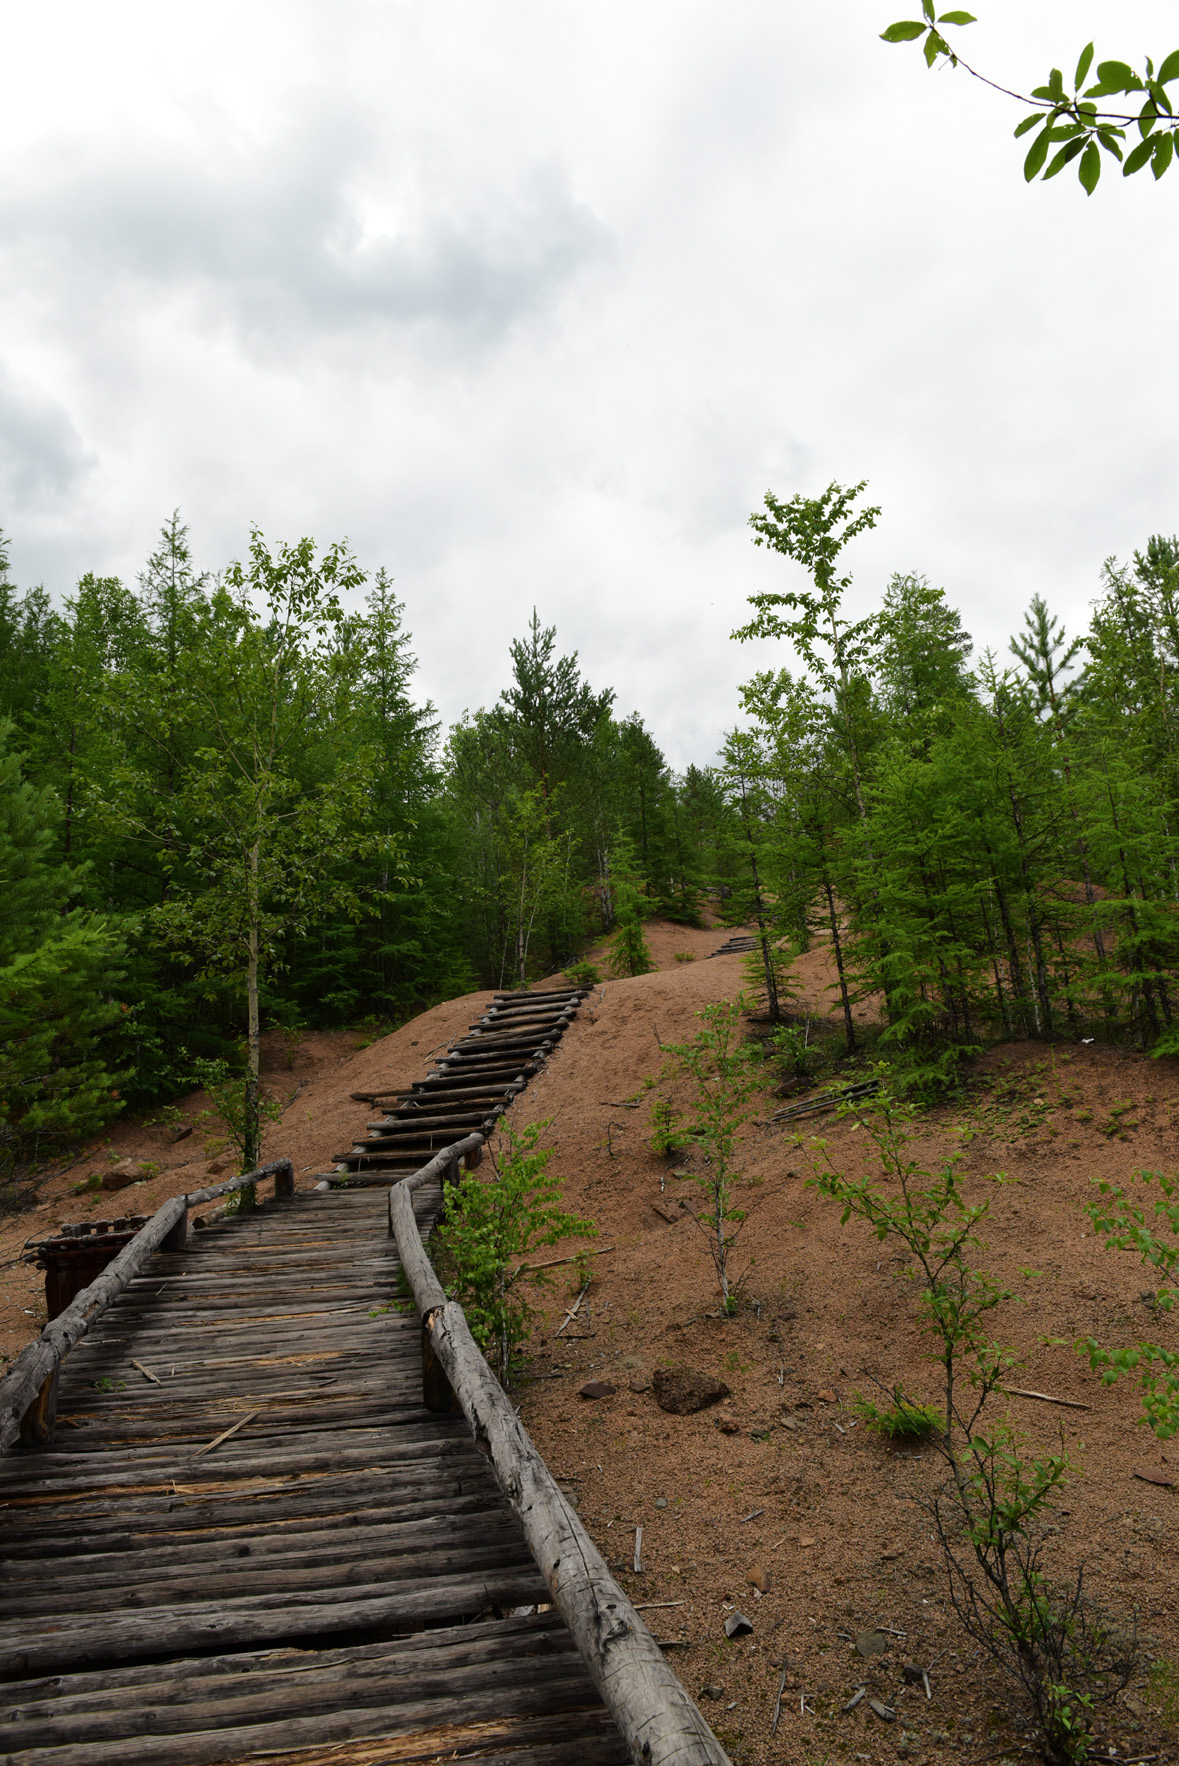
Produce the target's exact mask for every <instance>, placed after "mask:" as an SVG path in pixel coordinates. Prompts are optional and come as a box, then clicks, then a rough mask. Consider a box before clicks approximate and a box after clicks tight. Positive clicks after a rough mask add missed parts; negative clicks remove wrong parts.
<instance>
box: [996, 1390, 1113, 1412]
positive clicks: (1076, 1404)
mask: <svg viewBox="0 0 1179 1766" xmlns="http://www.w3.org/2000/svg"><path fill="white" fill-rule="evenodd" d="M999 1391H1000V1392H1002V1393H1004V1394H1005V1395H1006V1396H1007V1397H1008V1398H1038V1399H1039V1401H1040V1403H1041V1404H1063V1405H1064V1406H1065V1408H1066V1409H1067V1410H1092V1409H1093V1406H1092V1405H1091V1404H1082V1403H1081V1401H1080V1399H1079V1398H1054V1397H1053V1396H1052V1394H1051V1392H1025V1391H1024V1389H1023V1388H1022V1386H1000V1387H999Z"/></svg>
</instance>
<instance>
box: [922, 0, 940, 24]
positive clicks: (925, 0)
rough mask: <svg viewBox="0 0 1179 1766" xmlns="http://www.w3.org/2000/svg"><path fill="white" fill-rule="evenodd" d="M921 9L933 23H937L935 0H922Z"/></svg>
mask: <svg viewBox="0 0 1179 1766" xmlns="http://www.w3.org/2000/svg"><path fill="white" fill-rule="evenodd" d="M921 10H922V12H923V13H924V14H925V16H926V18H927V19H928V20H929V22H930V24H931V25H932V24H936V22H937V20H936V19H935V17H934V11H933V0H921Z"/></svg>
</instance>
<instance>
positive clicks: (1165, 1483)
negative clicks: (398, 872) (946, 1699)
mask: <svg viewBox="0 0 1179 1766" xmlns="http://www.w3.org/2000/svg"><path fill="white" fill-rule="evenodd" d="M103 1187H104V1188H105V1185H104V1186H103ZM1131 1476H1132V1477H1135V1478H1141V1479H1142V1482H1143V1483H1144V1484H1160V1485H1161V1486H1162V1488H1163V1489H1164V1490H1170V1489H1172V1488H1173V1487H1174V1483H1175V1480H1174V1478H1173V1477H1172V1476H1171V1474H1170V1472H1157V1471H1156V1470H1155V1469H1154V1467H1153V1466H1139V1467H1137V1469H1136V1470H1135V1471H1134V1472H1133V1473H1132V1474H1131Z"/></svg>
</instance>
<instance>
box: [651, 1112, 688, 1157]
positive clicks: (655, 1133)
mask: <svg viewBox="0 0 1179 1766" xmlns="http://www.w3.org/2000/svg"><path fill="white" fill-rule="evenodd" d="M682 1120H683V1112H682V1111H680V1110H677V1109H676V1108H675V1106H674V1104H672V1102H671V1101H670V1099H668V1098H660V1099H659V1100H658V1102H657V1103H654V1104H652V1106H651V1137H650V1142H649V1144H650V1147H651V1150H652V1151H653V1152H656V1153H665V1154H667V1155H669V1156H670V1155H671V1154H673V1153H681V1152H683V1150H684V1148H685V1147H686V1146H687V1144H688V1142H687V1136H686V1135H685V1133H684V1131H683V1130H682V1129H681V1128H680V1126H679V1125H680V1122H681V1121H682Z"/></svg>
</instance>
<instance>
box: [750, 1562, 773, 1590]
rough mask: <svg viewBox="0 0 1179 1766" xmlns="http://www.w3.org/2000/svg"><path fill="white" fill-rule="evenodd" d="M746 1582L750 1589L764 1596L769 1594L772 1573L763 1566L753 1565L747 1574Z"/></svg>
mask: <svg viewBox="0 0 1179 1766" xmlns="http://www.w3.org/2000/svg"><path fill="white" fill-rule="evenodd" d="M745 1580H746V1582H748V1584H749V1586H750V1588H756V1589H758V1590H759V1591H760V1593H762V1594H768V1593H769V1589H770V1572H769V1571H768V1570H767V1569H764V1568H763V1566H762V1565H761V1564H751V1565H750V1566H749V1568H748V1569H747V1570H746V1572H745Z"/></svg>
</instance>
